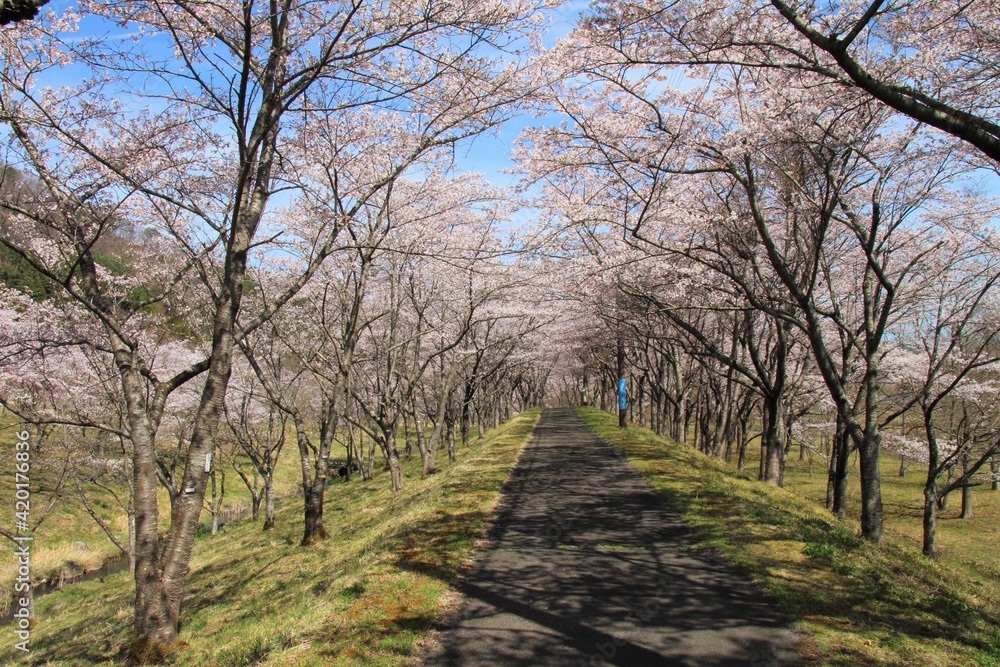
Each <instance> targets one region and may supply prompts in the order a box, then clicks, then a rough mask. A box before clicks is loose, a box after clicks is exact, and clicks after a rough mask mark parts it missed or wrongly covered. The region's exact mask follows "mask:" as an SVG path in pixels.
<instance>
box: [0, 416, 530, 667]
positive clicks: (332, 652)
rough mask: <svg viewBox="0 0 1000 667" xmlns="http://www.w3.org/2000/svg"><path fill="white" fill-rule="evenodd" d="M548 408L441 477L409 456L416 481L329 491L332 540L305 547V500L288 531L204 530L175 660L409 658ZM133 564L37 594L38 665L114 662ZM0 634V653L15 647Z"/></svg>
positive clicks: (378, 481)
mask: <svg viewBox="0 0 1000 667" xmlns="http://www.w3.org/2000/svg"><path fill="white" fill-rule="evenodd" d="M538 414H539V411H538V410H531V411H528V412H525V413H523V414H522V415H520V416H518V417H516V418H515V419H513V420H512V421H511V422H508V423H507V424H505V425H504V426H502V427H500V428H498V429H496V430H495V431H492V432H490V433H488V434H486V436H485V437H484V438H483V439H482V440H479V441H476V442H474V443H473V445H472V446H471V447H470V448H459V450H458V460H457V461H456V462H455V463H451V462H449V461H448V459H447V455H446V454H445V455H444V456H443V457H439V469H440V472H439V473H437V474H434V475H429V476H427V477H424V478H421V477H420V476H419V459H418V457H414V458H413V459H412V460H410V461H407V462H406V463H405V467H406V469H407V474H408V477H407V483H406V487H405V488H404V489H403V490H402V491H401V492H400V493H398V494H393V493H392V492H391V491H390V489H389V481H388V477H387V474H386V473H385V472H384V471H381V470H380V471H379V473H378V474H377V475H376V477H375V478H374V479H373V480H371V481H369V482H362V481H361V480H360V477H356V478H355V480H354V481H352V482H350V483H349V484H344V483H340V482H334V483H333V484H331V486H330V487H329V488H328V490H327V495H326V510H325V526H326V529H327V531H328V533H329V535H330V539H328V540H326V541H324V542H321V543H319V544H317V545H314V546H312V547H308V548H304V547H300V546H299V541H300V540H301V537H302V501H301V499H300V498H297V497H290V498H287V499H285V500H284V501H282V502H280V503H279V505H278V512H277V522H276V528H275V529H274V530H272V531H268V532H262V531H261V530H260V526H259V525H255V524H252V523H251V522H250V521H248V520H243V521H238V522H235V523H234V524H232V525H231V526H230V528H229V530H228V531H227V532H226V533H224V534H222V535H219V536H216V537H204V538H200V539H199V540H198V542H197V543H196V546H195V555H194V558H193V560H192V571H191V575H190V577H189V579H188V585H187V595H186V598H185V605H184V609H183V612H182V627H181V639H182V642H183V643H182V644H181V645H180V646H179V647H178V649H177V650H176V651H175V653H174V654H173V655H172V656H171V658H170V664H173V665H232V666H234V667H236V666H240V667H242V666H245V665H251V664H261V665H263V664H266V665H297V666H303V665H373V666H374V665H406V664H411V663H412V662H413V661H414V660H415V657H414V656H415V655H416V654H417V653H418V652H419V650H420V648H421V646H422V645H423V643H424V642H426V641H427V638H428V633H429V632H430V630H431V627H432V625H433V623H434V622H435V621H436V619H437V618H438V617H439V615H440V614H441V613H442V611H444V610H446V609H447V608H448V607H449V605H452V604H453V603H454V597H455V594H454V592H453V591H452V589H451V587H450V584H451V582H453V581H454V579H455V577H456V576H457V574H458V573H459V571H460V569H461V568H462V566H463V563H466V562H468V560H469V558H470V556H471V553H472V550H473V547H474V545H475V543H476V540H477V539H478V538H479V537H480V535H481V534H482V530H483V527H484V523H485V521H486V519H487V518H488V516H489V513H490V512H491V511H492V508H493V506H494V504H495V503H496V501H497V499H498V495H499V490H500V487H501V485H502V484H503V482H504V481H505V480H506V479H507V477H508V475H509V473H510V470H511V468H512V467H513V464H514V462H515V461H516V459H517V456H518V455H519V453H520V451H521V449H522V447H523V445H524V443H525V442H526V440H527V437H528V435H529V434H530V432H531V430H532V428H533V427H534V424H535V422H536V421H537V418H538ZM133 594H134V593H133V586H132V582H131V581H130V579H129V575H128V573H127V572H123V573H119V574H115V575H111V576H109V577H107V578H106V579H105V581H104V583H103V584H102V583H100V582H97V581H93V582H85V583H81V584H76V585H73V586H69V587H67V588H66V589H64V590H62V591H58V592H56V593H53V594H51V595H46V596H43V597H41V598H39V600H38V602H37V603H36V611H37V617H38V625H37V627H36V628H35V630H34V631H33V634H32V646H33V653H32V654H31V659H30V660H29V661H28V662H27V664H33V665H54V666H55V665H65V666H67V667H68V666H70V665H74V666H75V665H92V664H109V663H111V662H113V661H115V660H117V659H119V658H120V657H121V655H122V647H123V646H125V645H126V644H127V643H128V641H129V639H130V633H131V629H130V623H131V605H132V598H133ZM12 643H13V637H12V633H2V632H0V654H3V655H8V654H9V652H10V651H11V650H12Z"/></svg>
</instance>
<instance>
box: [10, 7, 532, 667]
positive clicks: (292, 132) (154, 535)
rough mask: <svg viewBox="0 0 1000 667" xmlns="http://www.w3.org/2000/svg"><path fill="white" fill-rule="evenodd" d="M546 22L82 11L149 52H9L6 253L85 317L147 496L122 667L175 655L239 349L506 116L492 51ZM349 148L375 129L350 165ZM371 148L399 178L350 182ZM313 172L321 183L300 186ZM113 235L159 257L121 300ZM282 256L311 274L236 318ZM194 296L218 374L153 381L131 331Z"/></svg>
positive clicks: (34, 31)
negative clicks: (34, 186) (182, 395)
mask: <svg viewBox="0 0 1000 667" xmlns="http://www.w3.org/2000/svg"><path fill="white" fill-rule="evenodd" d="M536 8H537V7H536V5H535V4H533V3H530V2H524V3H506V4H504V5H503V6H502V7H500V6H497V5H495V4H494V3H482V4H472V5H468V4H466V5H463V6H462V7H456V6H453V5H450V4H447V3H437V4H433V3H432V4H430V5H425V6H422V7H421V8H420V9H419V10H418V11H414V8H413V7H412V6H411V5H409V4H406V3H402V4H394V3H389V4H384V3H383V4H361V5H341V4H326V5H317V4H315V3H297V2H291V1H289V2H283V3H279V4H278V5H273V4H272V5H267V4H258V3H252V2H251V3H243V4H242V5H233V6H226V5H218V4H216V3H202V2H182V3H156V2H153V3H142V4H135V3H124V2H122V3H115V2H112V3H86V4H84V5H83V10H84V11H86V12H89V13H92V14H94V15H97V16H99V17H102V18H103V19H104V20H106V21H107V22H108V23H113V24H118V25H119V26H121V27H122V28H124V29H125V30H126V31H136V32H142V33H143V35H144V37H143V39H142V40H136V41H132V40H128V39H124V40H115V39H103V38H101V37H94V38H84V39H79V40H77V39H72V40H71V39H67V38H66V37H67V31H69V30H71V29H72V26H73V23H74V21H75V20H76V16H74V15H72V14H70V13H67V14H64V15H63V16H60V17H58V18H53V17H51V16H48V17H47V18H46V19H45V20H42V21H36V22H33V23H30V24H18V25H17V26H12V27H8V28H7V29H5V30H4V31H3V33H2V34H0V40H2V47H3V55H2V61H3V62H2V67H3V70H2V77H0V94H2V100H0V105H2V108H0V111H2V117H3V121H4V123H5V125H6V127H8V128H9V130H10V132H9V135H8V137H7V141H6V144H5V149H6V151H7V153H6V158H7V163H8V164H10V165H11V166H13V167H15V168H17V169H19V170H22V171H23V172H25V173H29V174H31V175H32V177H33V178H34V179H36V180H37V181H38V182H40V183H42V184H43V186H44V187H43V188H42V189H41V190H40V192H39V193H37V196H35V195H33V194H32V193H27V192H23V193H21V195H19V196H18V197H5V199H4V202H3V208H4V210H5V211H6V212H7V213H8V214H9V216H10V221H11V225H10V227H9V232H8V233H6V234H4V235H3V237H2V242H3V243H4V245H5V246H6V247H7V248H8V249H10V250H11V251H13V252H15V253H17V254H18V255H19V256H20V257H22V258H23V259H24V260H25V261H27V262H28V263H29V264H30V265H31V266H32V267H33V268H34V269H35V270H36V271H37V272H38V273H39V274H40V275H42V276H44V277H45V278H46V279H47V280H50V281H51V282H52V283H54V284H55V285H58V286H59V289H60V290H61V291H62V293H63V295H64V296H65V297H68V298H69V299H71V300H72V301H73V302H75V304H76V305H77V306H78V307H80V308H82V309H83V310H84V311H86V313H87V315H88V317H91V318H92V320H93V322H94V324H95V326H96V327H97V330H98V334H99V336H102V337H103V341H101V342H100V344H99V348H100V349H102V350H104V351H105V352H106V353H107V354H109V355H111V356H113V358H114V360H115V365H116V368H117V373H118V375H119V377H120V380H121V383H122V396H123V400H124V401H125V402H126V406H127V410H126V414H127V415H128V423H127V426H128V437H129V438H130V440H131V443H132V446H133V447H134V457H133V470H134V487H135V494H136V604H135V611H136V614H135V620H136V626H135V642H134V643H133V646H132V649H131V650H130V661H131V662H133V663H142V662H149V661H156V660H159V659H160V658H161V657H162V656H163V654H164V652H165V651H166V650H167V647H169V646H170V645H172V644H173V643H174V641H175V640H176V638H177V622H178V619H179V614H180V608H181V604H182V601H183V590H184V581H185V579H186V575H187V572H188V563H189V561H190V556H191V550H192V548H193V543H194V542H193V540H194V533H195V528H196V526H197V522H198V516H199V515H200V512H201V509H202V506H203V500H204V496H205V492H206V487H207V484H208V482H209V479H210V475H211V465H210V464H209V461H210V459H211V457H212V454H213V452H214V447H215V440H216V434H217V431H218V427H219V423H220V418H221V415H222V405H223V401H224V397H225V394H226V390H227V388H228V382H229V377H230V374H231V368H232V359H233V350H234V347H235V345H236V343H237V341H238V340H240V339H241V338H243V337H245V336H246V335H248V334H249V333H251V332H252V331H253V330H254V329H256V328H258V327H260V326H261V325H262V324H263V323H264V322H266V321H267V320H268V319H269V318H270V317H271V316H272V315H273V314H274V313H275V312H276V311H277V310H279V309H280V308H281V307H282V306H283V305H284V304H285V303H286V302H287V301H288V300H289V299H291V297H292V296H293V295H294V294H295V293H296V292H297V291H298V290H300V289H301V288H302V286H303V285H304V284H306V283H307V282H308V280H309V279H310V278H311V277H312V276H313V275H314V274H315V273H316V271H317V270H318V268H319V266H320V265H321V264H322V261H323V260H324V259H325V258H326V257H327V256H328V255H330V254H331V253H332V252H333V251H334V249H335V247H336V239H337V237H338V235H339V233H340V231H341V230H342V229H343V227H344V225H345V223H346V221H347V220H349V219H350V217H351V216H352V215H354V214H355V213H356V212H357V211H358V210H359V209H360V208H361V207H363V206H364V205H365V202H366V201H367V199H368V198H370V197H372V196H373V195H374V194H376V193H377V192H379V191H380V190H382V189H384V188H385V187H386V186H387V185H388V184H389V183H390V182H391V181H392V180H393V179H394V178H395V177H396V176H398V175H399V174H401V173H402V172H403V171H405V170H406V169H407V168H409V167H410V166H411V165H412V164H414V162H416V161H417V160H418V159H419V158H420V157H421V156H422V155H424V154H426V153H427V152H429V151H433V150H435V149H438V148H440V147H442V146H447V145H450V144H452V143H454V142H455V141H457V140H459V139H462V138H464V137H467V136H470V135H471V134H475V133H476V132H478V131H481V130H482V129H484V128H486V127H489V126H491V125H493V124H495V123H497V122H499V121H500V120H502V119H503V118H504V116H505V114H507V113H509V109H510V108H511V105H512V103H513V102H514V101H516V100H517V99H518V98H519V97H520V96H521V94H522V92H521V91H522V90H523V86H524V84H525V83H526V82H525V81H524V78H523V77H522V76H521V70H520V67H519V65H518V64H517V62H516V59H515V61H514V62H511V60H510V58H506V62H501V61H500V60H499V59H491V58H489V57H484V56H482V49H481V48H480V47H487V46H499V47H504V46H505V44H506V43H508V42H509V41H510V40H513V39H515V38H516V36H517V35H518V34H522V33H523V31H524V30H526V29H530V27H531V26H532V25H533V23H534V21H535V20H536V18H535V17H534V15H533V10H535V9H536ZM154 44H155V46H156V48H153V45H154ZM70 64H72V65H73V66H75V67H77V68H80V69H81V70H85V71H86V72H87V74H86V75H84V76H78V77H77V78H76V81H78V82H79V83H74V84H73V85H68V86H61V87H57V88H45V87H44V86H45V85H46V82H48V81H53V80H59V77H60V73H61V72H62V71H63V68H64V67H66V66H68V65H70ZM415 109H419V112H418V113H414V110H415ZM358 127H368V128H369V129H368V130H367V131H362V132H360V133H359V136H360V139H359V143H358V144H352V143H351V137H350V133H351V132H352V131H353V130H354V129H356V128H358ZM370 128H375V129H374V130H372V129H370ZM323 132H327V138H335V139H336V142H335V143H336V145H337V146H338V147H339V150H340V152H339V153H337V154H336V155H334V156H333V157H331V153H330V152H329V151H327V150H326V149H327V147H328V146H329V145H330V144H329V142H328V144H327V146H324V147H319V146H320V145H321V144H318V145H316V146H315V150H314V151H313V152H314V153H315V155H317V156H326V157H325V158H324V157H320V158H319V159H318V160H315V161H314V160H310V161H309V162H308V163H307V164H304V165H300V164H295V163H292V162H290V161H289V158H290V157H292V156H294V155H296V150H298V151H299V152H298V155H306V154H310V152H311V147H313V145H312V144H311V143H310V142H312V141H313V138H315V137H318V136H322V133H323ZM345 133H346V134H345ZM378 135H381V137H382V139H381V141H378V140H377V136H378ZM375 144H378V145H379V147H380V148H381V149H382V155H383V156H384V157H385V158H387V159H384V160H383V161H382V162H381V163H376V166H377V168H376V169H375V170H369V171H367V172H364V173H361V174H357V173H356V174H349V172H350V165H349V163H350V162H351V160H352V158H354V157H356V156H357V155H358V154H360V153H362V152H364V148H363V147H365V146H368V147H369V148H370V147H372V146H374V145H375ZM389 146H392V147H393V148H392V150H388V147H389ZM315 165H319V166H318V170H319V171H320V172H321V173H320V174H319V177H317V178H315V179H314V180H313V179H312V176H311V175H310V174H306V173H302V170H304V169H311V170H313V171H314V172H315V171H316V169H317V167H316V166H315ZM300 166H301V168H302V169H300ZM324 171H325V173H322V172H324ZM322 178H325V179H326V180H327V182H330V183H333V184H334V185H336V186H337V187H338V188H340V186H341V185H344V184H346V185H345V187H348V188H349V191H347V190H343V189H338V190H337V193H338V199H337V200H336V204H337V207H335V208H334V209H332V211H331V213H332V215H328V216H326V217H322V216H317V217H312V218H310V219H308V220H307V221H306V224H305V225H304V226H301V227H289V228H287V229H281V230H279V229H277V227H276V226H275V223H276V222H277V217H276V216H275V211H274V208H275V206H273V205H272V197H273V195H274V194H275V193H276V192H279V191H287V192H289V193H290V194H292V195H293V196H294V194H295V193H297V194H298V196H299V197H300V198H303V199H304V200H305V201H309V197H308V194H309V192H310V191H311V188H312V184H313V183H315V182H322ZM122 224H128V225H132V226H135V227H138V228H152V229H155V230H156V235H155V236H154V237H153V238H156V239H158V240H159V246H158V247H156V248H155V249H154V247H153V245H155V244H149V245H148V247H147V250H148V251H149V252H150V256H149V257H146V258H144V266H143V270H142V271H139V272H136V274H135V275H133V276H131V277H129V278H127V279H126V278H124V277H122V276H114V275H108V273H107V272H106V271H105V270H104V269H103V268H102V266H101V264H100V262H98V261H96V259H95V249H96V247H97V244H98V242H99V240H100V239H102V238H107V237H108V236H109V235H111V234H113V232H114V229H115V228H116V227H118V226H120V225H122ZM269 230H270V235H267V232H268V231H269ZM288 245H295V246H297V249H298V250H299V251H300V252H301V255H300V256H301V257H302V258H303V261H302V262H301V264H300V266H299V272H298V274H297V275H296V277H295V278H294V279H293V280H290V281H288V282H287V283H286V284H285V285H284V286H283V291H282V292H280V293H278V294H273V295H269V300H268V302H267V307H266V308H265V309H263V310H261V311H257V312H254V313H252V314H248V315H247V316H245V317H241V312H242V302H243V296H244V289H245V286H246V278H247V275H248V274H247V271H248V266H249V265H250V263H251V261H253V257H254V254H255V253H264V252H266V251H267V248H266V246H270V247H271V248H274V247H282V246H288ZM193 285H197V286H193ZM185 292H186V293H185ZM195 292H197V298H196V299H188V298H185V299H180V298H178V304H177V305H178V310H183V304H184V303H185V302H186V303H188V304H190V305H191V306H192V307H191V311H190V313H189V321H188V322H187V325H188V326H189V327H190V329H191V330H192V334H193V335H195V336H196V337H198V338H199V339H200V340H201V341H204V342H205V343H206V345H205V350H206V352H205V355H204V356H203V357H202V358H201V359H198V360H195V361H193V362H192V364H191V365H190V366H188V367H187V368H184V369H181V370H178V371H176V372H175V373H174V374H173V375H170V376H165V375H164V376H161V375H159V374H158V373H156V372H155V371H154V370H153V369H152V365H151V364H150V362H149V360H148V359H147V358H145V354H144V351H143V350H142V349H141V346H140V344H139V343H138V342H137V341H138V337H137V332H138V331H142V330H145V328H146V323H143V326H141V327H140V326H137V324H138V318H137V317H136V316H137V314H139V313H143V312H144V311H145V310H147V309H150V308H155V307H156V304H159V303H164V302H166V301H168V300H170V299H171V298H173V297H180V295H181V294H182V293H185V294H184V296H185V297H190V296H192V295H193V294H194V293H195ZM196 377H197V378H199V382H200V383H201V394H200V399H199V403H198V407H197V410H196V411H195V414H194V418H193V422H192V430H191V434H190V437H189V438H185V446H184V454H185V456H184V457H183V461H184V464H183V473H182V475H181V476H180V479H179V480H178V481H179V484H178V485H177V489H179V490H180V493H179V495H178V496H176V497H175V498H174V499H173V500H174V502H173V507H172V511H171V521H170V528H169V530H168V531H167V534H166V536H165V537H164V538H162V539H161V536H160V534H159V532H158V521H159V519H158V517H159V509H158V507H157V505H156V486H157V470H158V469H157V464H156V461H155V450H156V444H155V443H156V437H157V431H158V429H159V426H160V420H161V417H162V415H163V408H164V405H165V404H166V402H167V400H168V398H169V397H170V395H171V394H172V393H173V392H174V391H176V390H177V389H178V388H180V387H181V386H183V385H185V384H187V383H188V382H190V381H191V380H192V379H193V378H196Z"/></svg>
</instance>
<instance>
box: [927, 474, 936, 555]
mask: <svg viewBox="0 0 1000 667" xmlns="http://www.w3.org/2000/svg"><path fill="white" fill-rule="evenodd" d="M937 512H938V486H937V479H936V476H935V475H934V474H933V473H932V472H928V474H927V484H926V485H925V486H924V555H925V556H927V557H928V558H937Z"/></svg>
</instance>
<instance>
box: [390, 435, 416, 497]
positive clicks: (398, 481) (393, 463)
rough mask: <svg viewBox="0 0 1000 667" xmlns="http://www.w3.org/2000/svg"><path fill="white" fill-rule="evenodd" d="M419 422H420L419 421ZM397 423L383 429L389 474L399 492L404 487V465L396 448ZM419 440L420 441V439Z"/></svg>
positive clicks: (396, 490) (395, 490)
mask: <svg viewBox="0 0 1000 667" xmlns="http://www.w3.org/2000/svg"><path fill="white" fill-rule="evenodd" d="M418 424H419V422H418ZM395 432H396V428H395V425H394V424H393V425H391V426H386V427H383V429H382V438H383V443H382V449H383V453H384V454H385V459H386V463H387V464H388V465H389V475H390V477H391V480H392V490H393V491H394V492H398V491H400V490H402V488H403V466H402V465H401V464H400V462H399V451H398V449H397V448H396V438H395V437H394V436H395ZM418 442H419V441H418Z"/></svg>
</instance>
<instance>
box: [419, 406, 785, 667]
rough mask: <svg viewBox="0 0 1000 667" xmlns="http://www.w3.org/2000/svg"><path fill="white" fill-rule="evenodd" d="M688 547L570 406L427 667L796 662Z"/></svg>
mask: <svg viewBox="0 0 1000 667" xmlns="http://www.w3.org/2000/svg"><path fill="white" fill-rule="evenodd" d="M693 542H694V541H693V539H692V537H691V536H690V533H689V531H688V530H687V529H686V528H685V527H684V526H683V524H682V522H681V519H680V517H679V515H678V514H677V512H676V511H674V510H673V509H671V508H670V507H669V506H667V505H666V504H665V502H664V500H663V498H662V496H660V495H659V494H658V493H657V492H656V491H654V490H653V489H652V488H651V487H650V486H649V485H648V484H647V483H646V482H645V481H644V480H643V479H642V477H640V475H639V473H637V472H636V471H635V469H634V468H632V467H631V466H630V465H629V464H628V463H627V462H626V461H625V460H623V459H622V458H620V457H619V456H618V454H617V453H616V452H615V451H614V450H613V449H612V448H611V447H610V446H609V445H607V444H606V443H604V442H603V441H602V440H601V439H600V438H599V437H598V436H597V435H596V434H595V433H593V431H591V430H590V429H588V428H587V427H586V426H585V425H584V423H583V422H582V421H581V420H580V418H579V417H577V416H576V414H575V412H574V411H573V410H571V409H553V410H546V411H545V412H544V413H543V415H542V419H541V421H540V422H539V423H538V426H537V427H536V428H535V432H534V438H533V440H532V442H531V443H530V444H529V445H528V448H527V449H526V451H525V452H524V455H523V456H522V458H521V461H520V463H519V464H518V465H517V467H516V468H515V470H514V472H513V474H512V475H511V478H510V481H509V482H508V485H507V486H506V487H505V495H504V500H503V505H502V507H501V511H500V514H499V518H498V521H497V522H496V524H495V526H494V530H493V535H492V540H491V547H490V548H489V549H488V550H486V551H485V552H483V553H481V554H480V555H479V558H478V560H477V564H476V567H475V568H474V570H473V571H472V572H471V573H470V574H469V576H468V577H466V578H465V580H464V581H463V582H461V583H460V584H459V589H460V590H461V591H462V593H463V595H464V596H465V601H464V603H463V606H462V608H461V610H460V611H459V612H458V613H457V615H456V616H455V618H454V619H452V623H451V625H450V626H449V627H448V628H446V629H444V630H443V631H442V633H441V635H440V646H439V647H438V648H437V649H435V650H434V651H433V652H432V653H430V654H429V655H428V656H427V657H426V659H425V664H426V665H428V666H429V667H430V666H434V667H457V666H471V665H483V666H487V665H488V666H491V667H492V666H497V667H500V666H503V665H546V666H549V665H552V666H562V665H566V666H574V667H575V666H578V665H579V666H582V665H621V666H622V667H643V666H653V665H656V666H663V667H667V666H672V665H698V666H706V667H707V666H712V665H718V666H720V667H721V666H723V665H725V666H727V667H728V666H737V665H752V666H753V667H777V666H778V665H788V664H796V663H797V662H798V657H797V655H796V654H795V651H794V645H795V643H796V641H797V636H796V635H795V633H794V632H793V631H792V630H790V629H789V628H788V627H787V625H786V624H785V621H784V619H783V618H782V617H781V615H780V614H779V613H778V612H777V611H776V610H775V609H774V608H773V607H771V606H769V605H767V604H765V603H763V602H762V601H761V600H760V596H759V594H758V593H757V592H756V591H755V590H754V589H753V588H752V587H751V586H750V585H749V583H747V582H746V581H745V580H743V579H741V578H740V577H738V576H737V575H736V574H735V573H733V571H732V569H731V568H730V567H729V566H728V565H727V564H726V563H725V562H723V561H722V560H721V559H719V558H717V557H715V556H713V555H711V554H706V553H705V552H701V551H696V550H693V549H690V547H691V545H692V544H693Z"/></svg>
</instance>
